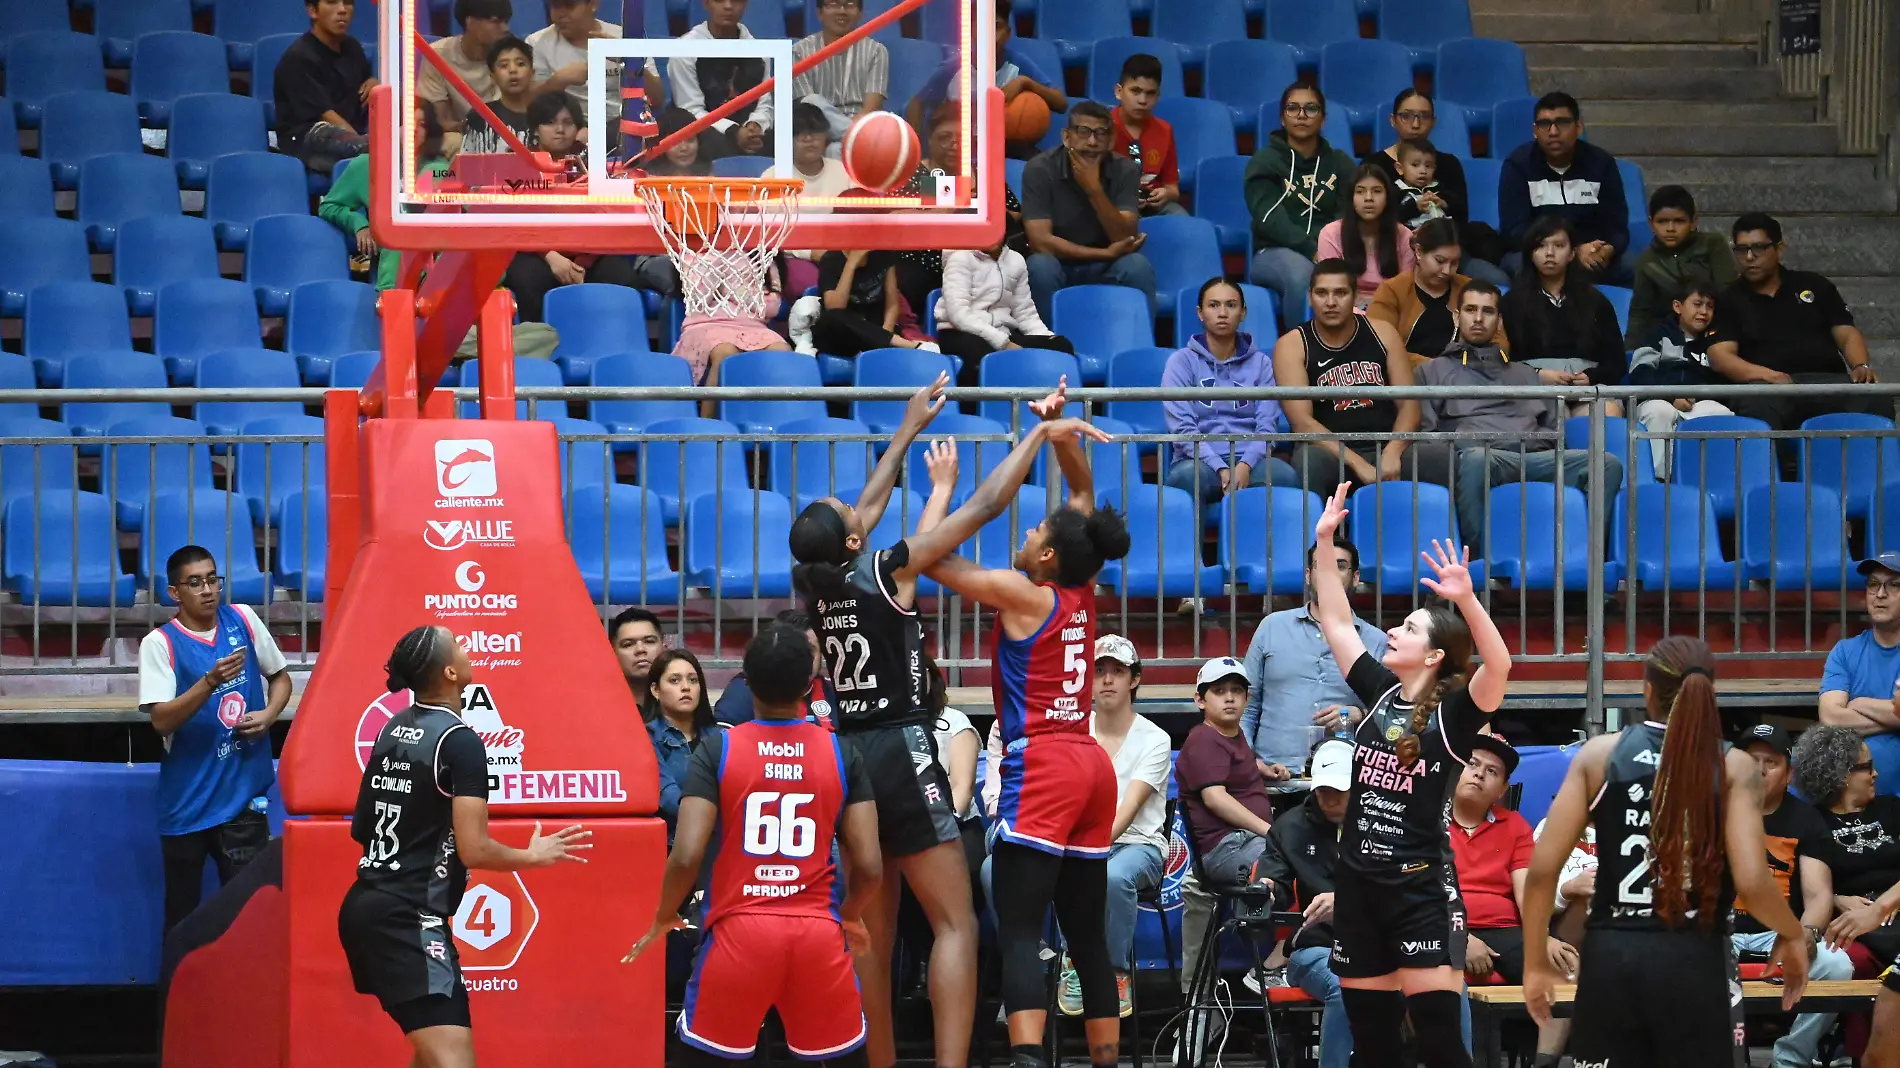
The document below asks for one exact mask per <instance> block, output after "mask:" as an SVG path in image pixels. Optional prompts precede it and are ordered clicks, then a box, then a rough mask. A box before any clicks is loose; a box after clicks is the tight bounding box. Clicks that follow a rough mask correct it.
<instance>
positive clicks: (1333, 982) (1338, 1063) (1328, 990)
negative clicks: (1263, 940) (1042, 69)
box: [1286, 946, 1352, 1068]
mask: <svg viewBox="0 0 1900 1068" xmlns="http://www.w3.org/2000/svg"><path fill="white" fill-rule="evenodd" d="M1286 981H1287V982H1289V983H1292V984H1293V985H1294V986H1297V987H1299V988H1300V989H1301V990H1304V991H1306V992H1307V993H1308V994H1311V995H1312V996H1313V997H1316V998H1318V999H1319V1000H1321V1001H1323V1002H1325V1003H1326V1011H1325V1012H1324V1013H1322V1014H1320V1018H1319V1068H1347V1065H1348V1064H1349V1063H1350V1062H1351V1060H1352V1025H1351V1024H1349V1023H1347V1022H1346V1005H1345V1002H1344V1001H1342V1000H1341V999H1340V996H1339V980H1338V978H1336V977H1335V976H1334V975H1333V951H1332V947H1330V946H1308V947H1306V948H1305V949H1296V950H1294V951H1293V952H1291V953H1289V954H1287V958H1286Z"/></svg>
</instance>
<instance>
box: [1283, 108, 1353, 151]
mask: <svg viewBox="0 0 1900 1068" xmlns="http://www.w3.org/2000/svg"><path fill="white" fill-rule="evenodd" d="M1272 107H1274V105H1272V104H1263V105H1261V108H1260V111H1261V117H1260V124H1261V125H1262V126H1265V125H1266V122H1267V118H1266V112H1267V110H1268V109H1269V108H1272ZM1268 132H1269V133H1271V132H1272V131H1268ZM1319 136H1320V138H1321V139H1322V140H1324V141H1325V142H1326V143H1327V144H1329V145H1331V146H1333V147H1334V148H1337V149H1339V150H1340V151H1341V152H1344V153H1345V154H1346V155H1348V156H1352V155H1356V154H1357V150H1356V149H1355V148H1354V147H1353V140H1352V117H1351V116H1350V115H1348V114H1347V113H1346V109H1345V108H1327V109H1326V121H1325V122H1324V123H1322V124H1320V128H1319Z"/></svg>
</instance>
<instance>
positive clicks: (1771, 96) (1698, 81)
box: [1530, 55, 1781, 113]
mask: <svg viewBox="0 0 1900 1068" xmlns="http://www.w3.org/2000/svg"><path fill="white" fill-rule="evenodd" d="M1614 62H1615V61H1614V59H1613V58H1612V57H1610V56H1608V55H1605V56H1604V58H1603V59H1602V60H1601V61H1600V63H1601V64H1602V65H1600V66H1599V65H1594V64H1593V65H1591V66H1580V67H1542V66H1533V67H1531V68H1530V76H1531V95H1532V96H1538V95H1540V94H1543V93H1548V92H1551V91H1552V90H1557V89H1561V90H1563V91H1564V92H1566V93H1569V94H1570V95H1571V96H1574V97H1576V98H1577V99H1578V100H1585V101H1588V100H1683V101H1698V100H1699V101H1706V102H1709V103H1714V104H1719V103H1723V102H1725V101H1753V100H1777V99H1780V98H1781V76H1780V75H1778V74H1776V73H1775V72H1774V71H1772V70H1769V69H1768V68H1767V67H1694V66H1687V65H1681V64H1672V65H1670V66H1666V67H1635V66H1632V67H1623V66H1616V65H1613V64H1614ZM1585 106H1586V108H1587V107H1588V105H1587V104H1586V105H1585ZM1586 113H1587V112H1586Z"/></svg>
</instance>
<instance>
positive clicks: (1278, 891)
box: [1254, 820, 1297, 908]
mask: <svg viewBox="0 0 1900 1068" xmlns="http://www.w3.org/2000/svg"><path fill="white" fill-rule="evenodd" d="M1281 822H1282V821H1281V820H1274V821H1273V827H1272V829H1270V830H1269V831H1268V832H1267V841H1266V848H1265V849H1263V850H1261V852H1260V863H1259V865H1258V866H1257V867H1256V868H1255V869H1254V875H1255V876H1256V877H1261V876H1264V877H1265V878H1268V879H1271V880H1273V903H1274V904H1275V905H1276V906H1279V907H1281V908H1285V907H1286V906H1287V905H1289V904H1297V902H1295V901H1294V900H1293V865H1291V864H1289V863H1287V859H1286V853H1285V852H1284V851H1282V849H1281V848H1280V833H1279V828H1280V824H1281Z"/></svg>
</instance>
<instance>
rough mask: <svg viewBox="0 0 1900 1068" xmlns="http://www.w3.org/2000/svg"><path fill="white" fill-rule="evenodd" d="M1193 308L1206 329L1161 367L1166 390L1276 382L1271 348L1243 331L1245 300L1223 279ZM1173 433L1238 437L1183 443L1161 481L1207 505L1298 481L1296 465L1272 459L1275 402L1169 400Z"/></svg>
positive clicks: (1280, 422) (1280, 428) (1204, 290)
mask: <svg viewBox="0 0 1900 1068" xmlns="http://www.w3.org/2000/svg"><path fill="white" fill-rule="evenodd" d="M1195 312H1196V313H1197V314H1198V315H1199V316H1200V317H1201V327H1202V332H1201V333H1198V334H1195V335H1194V336H1193V337H1191V338H1189V339H1188V343H1187V347H1186V348H1184V349H1180V350H1179V351H1177V352H1175V354H1174V355H1172V356H1170V357H1168V365H1167V367H1166V368H1165V369H1164V370H1163V371H1162V372H1161V385H1162V387H1163V388H1166V389H1180V388H1197V387H1198V388H1204V389H1205V388H1212V389H1251V388H1255V387H1258V386H1271V385H1273V350H1272V349H1271V348H1267V349H1262V348H1257V347H1255V345H1254V343H1253V335H1252V334H1244V333H1241V331H1240V324H1241V323H1242V322H1243V321H1245V320H1246V318H1247V298H1246V297H1245V296H1244V295H1242V294H1241V292H1240V287H1239V286H1237V285H1235V284H1234V283H1232V282H1229V281H1228V280H1226V279H1225V278H1210V279H1208V281H1207V282H1206V283H1205V284H1204V285H1202V286H1201V295H1200V300H1198V301H1197V302H1196V307H1195ZM1162 408H1163V410H1164V411H1166V413H1167V417H1168V433H1170V434H1233V435H1234V438H1233V440H1231V441H1184V442H1177V443H1176V444H1175V446H1174V463H1173V464H1172V465H1170V466H1169V468H1168V473H1167V477H1166V478H1165V479H1164V480H1163V481H1164V482H1166V483H1167V484H1168V485H1170V486H1174V487H1175V488H1177V489H1184V490H1187V491H1188V492H1189V493H1198V494H1199V497H1200V500H1201V501H1202V503H1208V502H1211V501H1217V500H1219V499H1220V498H1221V497H1222V496H1224V495H1226V494H1229V493H1232V492H1234V491H1235V490H1239V489H1245V488H1246V487H1248V486H1266V485H1274V486H1298V485H1299V484H1300V477H1299V475H1298V474H1297V473H1295V472H1294V470H1293V466H1292V465H1291V464H1289V463H1287V462H1286V461H1285V460H1282V459H1280V458H1278V457H1275V456H1269V455H1268V454H1267V452H1268V446H1269V444H1270V443H1269V441H1268V440H1267V439H1268V438H1269V437H1270V436H1271V435H1274V434H1279V433H1284V432H1285V431H1286V416H1285V414H1284V413H1282V412H1281V411H1280V402H1278V401H1270V400H1205V401H1165V402H1163V403H1162Z"/></svg>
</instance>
